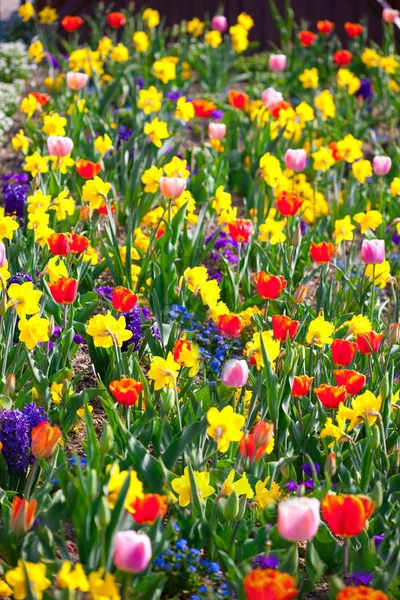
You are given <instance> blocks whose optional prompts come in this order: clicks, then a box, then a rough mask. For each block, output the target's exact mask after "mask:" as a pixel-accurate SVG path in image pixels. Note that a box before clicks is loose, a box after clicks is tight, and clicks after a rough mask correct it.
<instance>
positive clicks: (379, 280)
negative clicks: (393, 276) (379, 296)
mask: <svg viewBox="0 0 400 600" xmlns="http://www.w3.org/2000/svg"><path fill="white" fill-rule="evenodd" d="M374 266H375V280H374V281H375V285H377V286H379V287H380V288H381V289H383V288H384V287H385V286H386V284H387V280H388V279H389V277H390V262H389V261H388V260H384V261H383V263H381V264H379V265H367V266H366V269H365V275H366V276H367V277H368V278H369V279H370V281H371V282H372V280H373V277H374V276H373V273H374Z"/></svg>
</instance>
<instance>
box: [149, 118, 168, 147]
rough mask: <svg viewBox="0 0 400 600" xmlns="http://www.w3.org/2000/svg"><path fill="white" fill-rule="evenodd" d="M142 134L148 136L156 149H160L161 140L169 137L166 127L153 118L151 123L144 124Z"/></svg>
mask: <svg viewBox="0 0 400 600" xmlns="http://www.w3.org/2000/svg"><path fill="white" fill-rule="evenodd" d="M144 133H145V134H146V135H148V136H149V138H150V140H151V141H152V142H153V144H154V145H155V146H157V148H161V145H162V142H161V140H165V139H167V138H168V137H169V133H168V126H167V123H165V122H164V121H160V120H159V118H158V117H154V119H153V120H152V121H151V123H146V125H145V126H144Z"/></svg>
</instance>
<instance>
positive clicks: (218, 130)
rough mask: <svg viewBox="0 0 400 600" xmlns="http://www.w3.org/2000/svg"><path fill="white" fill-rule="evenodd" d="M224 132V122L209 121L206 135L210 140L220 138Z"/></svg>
mask: <svg viewBox="0 0 400 600" xmlns="http://www.w3.org/2000/svg"><path fill="white" fill-rule="evenodd" d="M225 134H226V125H225V124H224V123H209V124H208V137H209V138H210V139H212V140H222V138H224V137H225Z"/></svg>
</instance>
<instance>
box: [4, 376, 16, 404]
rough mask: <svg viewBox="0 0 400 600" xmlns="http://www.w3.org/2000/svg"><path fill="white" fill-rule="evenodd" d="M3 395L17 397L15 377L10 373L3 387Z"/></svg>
mask: <svg viewBox="0 0 400 600" xmlns="http://www.w3.org/2000/svg"><path fill="white" fill-rule="evenodd" d="M3 394H4V395H5V396H9V397H10V398H12V397H13V396H14V395H15V375H14V374H13V373H10V375H7V379H6V382H5V384H4V387H3Z"/></svg>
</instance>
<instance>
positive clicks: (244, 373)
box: [222, 359, 249, 388]
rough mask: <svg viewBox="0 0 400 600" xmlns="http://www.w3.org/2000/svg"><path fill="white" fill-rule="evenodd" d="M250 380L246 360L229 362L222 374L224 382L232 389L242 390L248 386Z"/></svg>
mask: <svg viewBox="0 0 400 600" xmlns="http://www.w3.org/2000/svg"><path fill="white" fill-rule="evenodd" d="M248 378H249V367H248V366H247V362H246V361H245V360H237V359H232V360H229V361H228V362H227V363H226V364H225V366H224V370H223V372H222V381H223V382H224V384H225V385H227V386H228V387H232V388H240V387H243V386H245V385H246V383H247V380H248Z"/></svg>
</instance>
